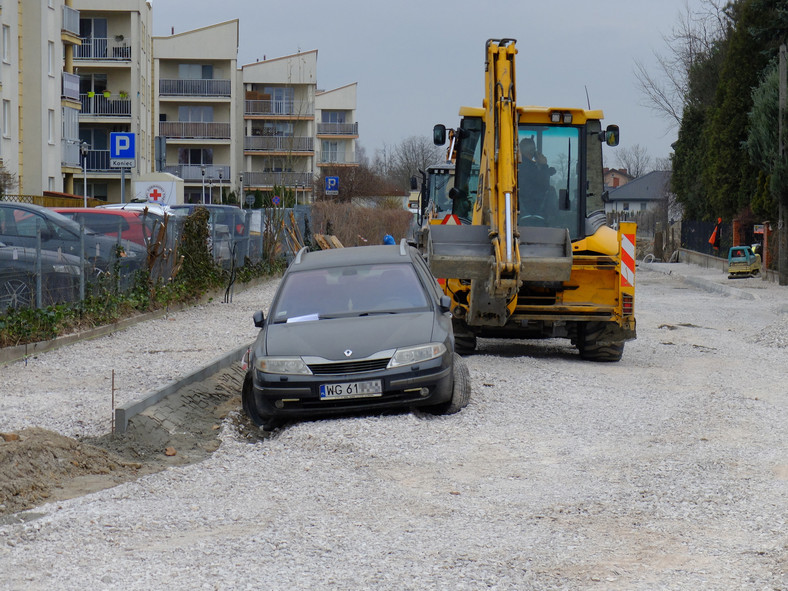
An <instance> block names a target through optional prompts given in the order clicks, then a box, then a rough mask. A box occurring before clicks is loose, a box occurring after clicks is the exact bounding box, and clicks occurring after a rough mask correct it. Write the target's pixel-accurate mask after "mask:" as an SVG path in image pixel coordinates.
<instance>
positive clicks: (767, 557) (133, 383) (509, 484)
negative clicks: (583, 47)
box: [0, 265, 788, 590]
mask: <svg viewBox="0 0 788 591" xmlns="http://www.w3.org/2000/svg"><path fill="white" fill-rule="evenodd" d="M684 267H685V266H684V265H677V266H674V269H673V273H672V274H671V275H670V276H668V275H665V274H663V273H660V272H655V270H654V268H651V269H649V270H647V269H641V272H640V273H639V275H638V288H637V302H636V310H637V314H638V336H639V338H638V340H637V341H634V342H632V343H628V344H627V346H626V350H625V352H624V358H623V359H622V361H621V362H619V363H614V364H594V363H587V362H582V361H580V360H579V359H578V358H577V354H576V352H575V350H574V349H573V348H572V347H571V346H570V344H569V343H568V341H563V340H551V341H536V342H526V341H518V342H509V341H499V340H483V341H481V346H480V350H479V352H478V353H477V354H476V355H473V356H469V357H467V358H466V362H467V363H468V366H469V368H470V372H471V380H472V397H471V403H470V404H469V406H468V407H467V408H466V409H464V410H463V411H462V412H460V413H459V414H457V415H453V416H449V417H432V416H428V415H423V414H421V413H404V414H399V415H393V416H383V417H366V418H341V419H332V420H321V421H308V422H301V423H295V424H292V425H290V426H288V427H286V428H285V429H283V430H282V431H280V432H279V433H278V435H277V436H275V437H273V438H271V439H268V440H264V441H260V442H258V443H254V444H250V443H247V442H246V441H245V440H243V439H242V438H241V437H240V436H238V435H237V434H236V433H235V431H234V427H233V423H232V422H230V421H228V422H226V423H225V426H224V430H223V433H222V445H221V446H220V448H219V449H218V451H216V452H215V453H214V454H213V455H212V456H210V457H209V458H208V459H206V460H205V461H203V462H200V463H198V464H194V465H189V466H181V467H177V468H171V469H169V470H166V471H164V472H160V473H158V474H152V475H149V476H146V477H143V478H141V479H139V480H137V481H135V482H129V483H126V484H122V485H119V486H116V487H114V488H112V489H108V490H105V491H101V492H98V493H94V494H91V495H88V496H85V497H82V498H77V499H72V500H70V501H66V502H61V503H56V504H55V503H53V504H49V505H45V506H43V507H39V508H37V509H35V510H34V511H33V513H41V514H42V516H41V517H39V518H38V519H34V520H31V521H29V522H27V523H22V524H11V525H0V588H2V589H25V590H38V589H74V590H76V589H80V590H82V589H129V590H131V589H163V588H166V589H169V590H179V589H184V590H186V589H189V590H192V589H270V590H285V589H287V590H292V589H376V590H377V589H396V590H402V589H414V590H415V589H420V590H421V589H446V590H466V589H467V590H478V589H506V590H510V589H605V590H610V589H612V590H617V589H621V590H651V589H668V590H672V589H675V590H685V589H715V590H716V589H737V590H739V589H745V590H749V589H752V590H756V589H757V590H762V589H785V588H786V587H788V575H786V567H788V558H787V557H788V552H787V551H786V550H788V528H786V525H788V524H786V515H788V455H786V425H788V394H787V392H788V387H787V386H786V377H785V367H786V366H787V364H788V350H787V349H786V347H785V345H784V341H783V337H782V336H781V331H782V330H783V329H784V328H785V321H786V316H785V313H784V310H788V307H786V302H787V301H788V288H781V287H779V286H776V285H771V284H769V285H767V284H765V283H764V284H757V285H756V286H755V287H753V288H749V287H747V286H746V285H745V286H743V287H741V289H749V290H751V293H753V294H754V300H752V301H749V300H743V299H741V298H737V297H730V296H726V295H724V294H721V293H719V292H707V291H702V290H700V289H698V288H697V287H695V286H693V285H689V284H687V283H685V282H683V281H682V280H681V279H680V277H679V276H678V275H679V273H678V271H679V270H681V271H684V272H692V268H691V267H689V268H686V269H685V268H684ZM274 287H275V282H270V283H268V284H265V285H263V286H261V287H259V288H254V289H251V290H249V291H246V292H242V293H237V294H235V297H234V301H233V303H232V304H221V303H219V302H214V303H211V304H208V305H205V306H200V307H199V308H195V309H193V310H187V311H183V312H178V313H176V314H172V315H171V316H170V317H169V318H168V319H165V320H156V321H152V322H147V323H145V324H144V325H139V326H135V327H132V328H129V329H127V330H125V331H123V332H122V333H118V334H116V335H114V336H111V337H103V338H98V339H95V340H93V341H89V342H83V343H78V344H75V345H72V346H69V347H67V348H65V349H61V350H57V351H52V352H49V353H44V354H41V355H39V356H38V357H37V358H36V359H31V360H29V361H28V364H27V366H25V365H24V363H15V364H12V365H10V366H7V367H2V368H0V381H2V384H3V385H2V388H3V394H2V397H0V431H9V430H14V429H20V428H22V427H25V426H32V425H35V426H40V427H45V428H49V429H54V430H56V431H59V432H61V433H63V434H65V435H71V436H81V435H96V434H100V433H103V432H105V431H106V430H107V426H108V425H109V417H110V415H109V411H108V409H109V389H108V383H109V375H110V374H109V371H110V370H111V369H112V368H114V369H115V370H116V386H117V387H118V393H117V397H118V400H119V403H122V402H123V401H126V400H132V399H135V398H138V397H139V396H140V395H142V394H145V393H147V392H148V391H150V390H152V389H154V388H158V387H161V386H163V385H165V384H167V383H169V382H170V381H171V380H173V379H175V378H177V377H179V376H181V375H185V374H186V373H189V372H191V371H193V370H194V369H196V366H198V365H200V364H201V363H205V362H208V361H210V360H212V359H213V358H215V357H216V356H218V355H220V354H221V353H223V352H227V351H230V350H232V349H234V348H236V347H238V346H239V345H240V344H243V343H244V342H246V341H251V340H252V339H253V338H254V336H255V334H256V329H254V327H253V325H252V321H251V314H252V313H253V312H254V311H255V310H257V309H261V308H262V309H265V310H266V311H267V307H268V303H269V302H270V298H271V296H272V292H273V289H274ZM737 287H738V286H737ZM338 338H340V336H339V335H338Z"/></svg>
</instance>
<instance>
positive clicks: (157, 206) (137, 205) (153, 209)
mask: <svg viewBox="0 0 788 591" xmlns="http://www.w3.org/2000/svg"><path fill="white" fill-rule="evenodd" d="M145 208H147V209H148V211H149V212H150V213H157V214H159V215H164V214H165V213H167V212H169V210H170V207H169V206H168V205H162V204H161V203H148V202H147V201H132V202H130V203H107V204H105V205H98V206H96V207H95V208H94V209H99V210H106V209H112V210H121V211H142V210H143V209H145Z"/></svg>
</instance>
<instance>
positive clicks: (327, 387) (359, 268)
mask: <svg viewBox="0 0 788 591" xmlns="http://www.w3.org/2000/svg"><path fill="white" fill-rule="evenodd" d="M449 304H450V300H449V298H448V297H447V296H445V295H444V294H443V292H442V291H441V290H440V288H439V286H438V284H437V282H436V280H435V279H434V278H433V276H432V275H431V274H430V272H429V269H428V268H427V266H426V264H425V263H424V260H423V259H422V257H421V255H420V254H419V253H418V251H417V250H416V249H414V248H412V247H410V246H408V245H407V244H406V243H405V242H404V241H403V242H402V243H400V244H399V245H394V246H382V245H381V246H360V247H353V248H338V249H333V250H324V251H317V252H309V251H308V249H306V248H305V249H302V250H301V251H300V252H299V253H298V254H297V255H296V257H295V258H294V260H293V262H292V263H291V264H290V266H289V267H288V269H287V271H286V272H285V274H284V276H283V278H282V280H281V282H280V284H279V287H278V290H277V293H276V295H275V296H274V300H273V302H272V304H271V309H270V312H269V314H268V316H267V317H266V316H265V315H264V313H263V312H262V311H259V312H256V313H255V314H254V324H255V326H257V327H259V328H261V331H260V333H259V335H258V337H257V340H256V341H255V343H254V345H253V346H252V348H251V349H250V351H249V354H248V359H247V361H248V368H249V369H248V371H247V373H246V376H245V379H244V384H243V390H242V399H243V408H244V411H245V412H246V414H247V415H248V416H249V417H250V418H251V420H252V421H253V422H254V423H255V424H257V425H259V426H262V427H263V428H264V429H266V430H270V429H273V428H274V427H276V426H277V425H279V424H280V423H281V422H282V421H286V420H288V419H293V418H300V417H309V416H313V415H314V416H322V415H331V414H335V413H346V412H348V411H366V412H369V411H380V410H383V409H390V408H402V407H406V408H407V407H419V408H421V409H423V410H426V411H428V412H432V413H438V414H442V413H447V414H448V413H454V412H458V411H459V410H460V409H461V408H463V407H464V406H465V405H466V404H467V403H468V398H469V396H470V381H469V377H468V369H467V366H466V365H465V362H464V361H463V359H462V358H461V357H460V356H459V355H457V354H456V353H455V352H454V333H453V331H452V321H451V314H450V312H449Z"/></svg>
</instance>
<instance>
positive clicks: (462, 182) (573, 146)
mask: <svg viewBox="0 0 788 591" xmlns="http://www.w3.org/2000/svg"><path fill="white" fill-rule="evenodd" d="M466 111H467V113H466V114H465V116H464V117H463V118H462V120H461V123H460V130H461V131H462V133H461V134H459V139H458V140H457V145H456V147H455V158H456V170H455V179H454V188H453V189H452V190H451V191H450V197H451V200H452V213H454V214H456V215H457V216H458V217H459V218H460V219H461V220H462V221H463V223H466V220H468V222H467V223H470V222H469V220H470V219H471V217H472V215H473V209H474V207H475V205H476V201H477V198H478V186H479V169H480V161H481V150H482V140H483V135H484V123H483V119H482V117H481V114H479V116H476V113H475V112H474V111H473V109H467V110H466ZM461 114H462V112H461ZM518 116H519V125H518V130H517V147H516V148H515V149H516V150H517V151H518V162H519V164H518V203H519V215H518V225H520V226H530V227H533V226H541V227H553V228H555V227H558V228H567V229H568V230H569V234H570V237H571V240H573V241H574V240H579V239H581V238H584V237H586V235H587V234H589V233H592V232H591V231H590V230H591V229H590V228H589V227H588V224H587V223H586V218H587V216H589V215H590V214H591V213H593V212H595V211H600V210H603V209H604V202H603V187H604V181H603V176H602V145H603V144H605V145H611V146H612V145H616V144H617V143H618V128H617V127H616V126H612V125H611V126H608V128H607V129H605V130H602V127H601V122H600V119H601V117H602V113H601V112H600V111H585V110H583V109H566V110H555V109H550V108H544V107H520V108H518ZM438 136H439V134H438V133H436V134H435V139H436V142H437V140H438V139H440V138H439V137H438ZM523 142H525V143H526V144H528V143H530V142H532V143H533V146H534V148H535V150H534V152H535V153H534V154H528V155H526V153H525V152H524V150H523V148H524V147H525V145H524V143H523Z"/></svg>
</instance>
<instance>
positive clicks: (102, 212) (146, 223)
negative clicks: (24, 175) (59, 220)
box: [53, 207, 164, 246]
mask: <svg viewBox="0 0 788 591" xmlns="http://www.w3.org/2000/svg"><path fill="white" fill-rule="evenodd" d="M53 209H54V211H56V212H58V213H60V214H62V215H64V216H66V217H67V218H69V219H71V220H74V221H75V222H77V223H78V224H84V226H85V227H86V228H89V229H90V230H92V231H93V232H95V233H96V234H103V235H104V236H112V237H115V238H117V236H118V232H120V236H121V238H123V239H124V240H130V241H131V242H134V243H136V244H140V245H142V246H147V245H148V243H149V242H150V239H151V237H153V236H155V233H156V232H157V231H158V229H159V228H160V227H161V223H162V222H163V220H164V218H163V216H161V215H160V214H159V213H154V212H152V211H147V212H143V211H142V210H136V209H99V208H96V207H55V208H53Z"/></svg>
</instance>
